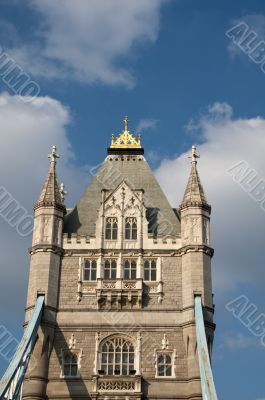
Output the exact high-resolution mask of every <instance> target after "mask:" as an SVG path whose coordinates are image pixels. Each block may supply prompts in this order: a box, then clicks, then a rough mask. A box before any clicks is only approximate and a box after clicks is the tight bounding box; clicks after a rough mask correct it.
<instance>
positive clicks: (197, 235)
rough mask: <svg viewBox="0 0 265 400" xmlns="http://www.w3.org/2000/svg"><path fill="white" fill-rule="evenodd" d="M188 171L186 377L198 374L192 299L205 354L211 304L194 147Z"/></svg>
mask: <svg viewBox="0 0 265 400" xmlns="http://www.w3.org/2000/svg"><path fill="white" fill-rule="evenodd" d="M190 158H191V171H190V176H189V179H188V183H187V187H186V190H185V193H184V197H183V200H182V203H181V206H180V210H181V239H182V249H183V251H182V299H183V309H184V310H186V314H185V315H186V318H185V320H186V325H185V328H184V329H183V332H184V342H185V343H186V346H187V352H188V370H189V371H188V372H189V376H190V377H195V376H196V375H198V374H199V368H198V359H197V355H196V331H195V321H194V297H195V295H201V298H202V304H203V306H204V317H205V321H206V331H207V340H208V344H209V351H211V347H212V341H213V331H214V325H213V322H212V321H213V304H212V276H211V257H212V255H213V250H212V249H211V247H210V214H211V207H210V205H209V204H208V202H207V199H206V196H205V193H204V190H203V187H202V184H201V181H200V178H199V174H198V170H197V159H198V158H199V155H198V154H197V151H196V147H195V146H192V153H191V156H190Z"/></svg>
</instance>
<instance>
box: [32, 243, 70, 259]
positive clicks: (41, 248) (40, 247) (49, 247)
mask: <svg viewBox="0 0 265 400" xmlns="http://www.w3.org/2000/svg"><path fill="white" fill-rule="evenodd" d="M28 251H29V254H30V255H33V254H35V253H38V252H50V253H55V254H58V255H60V256H63V255H64V252H65V251H64V249H63V248H62V247H59V246H57V245H55V244H36V245H35V246H32V247H30V248H29V250H28Z"/></svg>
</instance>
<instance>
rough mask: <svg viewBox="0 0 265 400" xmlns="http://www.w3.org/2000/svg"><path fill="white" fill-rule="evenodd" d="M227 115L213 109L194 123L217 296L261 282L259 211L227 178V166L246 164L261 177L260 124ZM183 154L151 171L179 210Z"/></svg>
mask: <svg viewBox="0 0 265 400" xmlns="http://www.w3.org/2000/svg"><path fill="white" fill-rule="evenodd" d="M225 110H226V112H224V111H225ZM232 114H233V112H232V108H231V106H230V105H229V104H224V103H215V104H214V105H213V106H210V107H209V108H208V111H207V112H206V113H205V115H202V116H201V117H200V118H199V120H197V121H196V123H195V126H196V129H197V130H199V131H200V137H199V142H200V143H201V142H203V143H202V144H200V145H199V146H198V152H199V153H200V154H201V159H200V160H199V161H198V169H199V174H200V176H201V180H202V184H203V186H204V189H205V192H206V195H207V197H208V201H209V203H210V204H212V224H211V227H212V246H213V247H214V248H215V256H214V258H213V269H212V271H213V281H214V291H215V292H216V294H222V293H224V292H226V291H227V290H232V289H236V288H237V287H238V286H239V285H240V284H247V285H260V284H262V282H263V281H264V279H265V272H264V241H263V238H264V222H263V221H264V217H265V214H264V211H263V210H262V209H261V207H260V205H259V204H258V203H257V202H256V201H254V200H253V199H252V198H251V197H250V195H249V194H248V193H247V192H246V191H244V190H243V189H242V187H240V186H239V185H238V184H237V183H236V182H235V181H234V180H233V178H232V176H231V175H229V174H228V173H227V170H228V169H229V168H231V166H234V165H235V164H236V163H238V162H240V161H241V160H245V161H246V162H247V164H248V165H249V166H250V167H251V168H253V169H255V170H256V171H257V174H258V177H257V179H263V178H264V177H265V158H264V148H265V135H264V132H265V119H264V118H262V117H259V116H257V117H254V118H249V119H242V118H234V117H232ZM188 153H189V152H188ZM188 153H185V154H182V155H181V156H179V157H178V158H176V159H173V160H170V159H165V160H163V161H162V163H161V165H160V166H159V168H157V170H156V171H155V173H156V176H157V178H158V180H159V182H160V183H161V186H162V188H163V189H164V191H165V192H166V194H167V195H168V197H169V200H170V201H171V204H172V206H174V207H176V206H178V205H179V204H180V202H181V200H182V196H183V193H184V190H185V186H186V183H187V179H188V175H189V170H190V163H189V161H188V160H187V156H188Z"/></svg>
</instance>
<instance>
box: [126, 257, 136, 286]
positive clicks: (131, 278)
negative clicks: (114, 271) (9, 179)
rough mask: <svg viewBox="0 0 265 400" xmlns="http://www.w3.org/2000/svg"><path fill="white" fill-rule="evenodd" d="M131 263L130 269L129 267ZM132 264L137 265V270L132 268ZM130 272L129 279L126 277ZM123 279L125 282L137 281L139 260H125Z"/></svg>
mask: <svg viewBox="0 0 265 400" xmlns="http://www.w3.org/2000/svg"><path fill="white" fill-rule="evenodd" d="M128 263H129V267H127V265H128ZM132 264H134V265H135V268H132ZM127 272H128V275H129V276H128V277H126V273H127ZM132 272H134V273H135V276H132V275H134V274H132ZM123 279H124V280H125V281H131V280H134V281H135V280H136V279H137V260H135V259H129V258H127V259H125V260H124V265H123Z"/></svg>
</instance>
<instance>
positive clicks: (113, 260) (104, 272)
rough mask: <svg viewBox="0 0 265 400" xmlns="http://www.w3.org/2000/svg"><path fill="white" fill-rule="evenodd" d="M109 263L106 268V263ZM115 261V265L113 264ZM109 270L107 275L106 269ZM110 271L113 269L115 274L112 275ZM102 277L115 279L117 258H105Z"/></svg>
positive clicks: (108, 279) (109, 279) (107, 279)
mask: <svg viewBox="0 0 265 400" xmlns="http://www.w3.org/2000/svg"><path fill="white" fill-rule="evenodd" d="M107 263H109V268H106V264H107ZM114 263H115V266H114ZM107 270H108V271H109V277H107V276H106V271H107ZM112 271H115V274H113V275H115V276H112ZM103 279H104V280H106V281H111V280H116V279H117V260H116V259H114V258H107V259H105V260H104V267H103Z"/></svg>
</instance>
